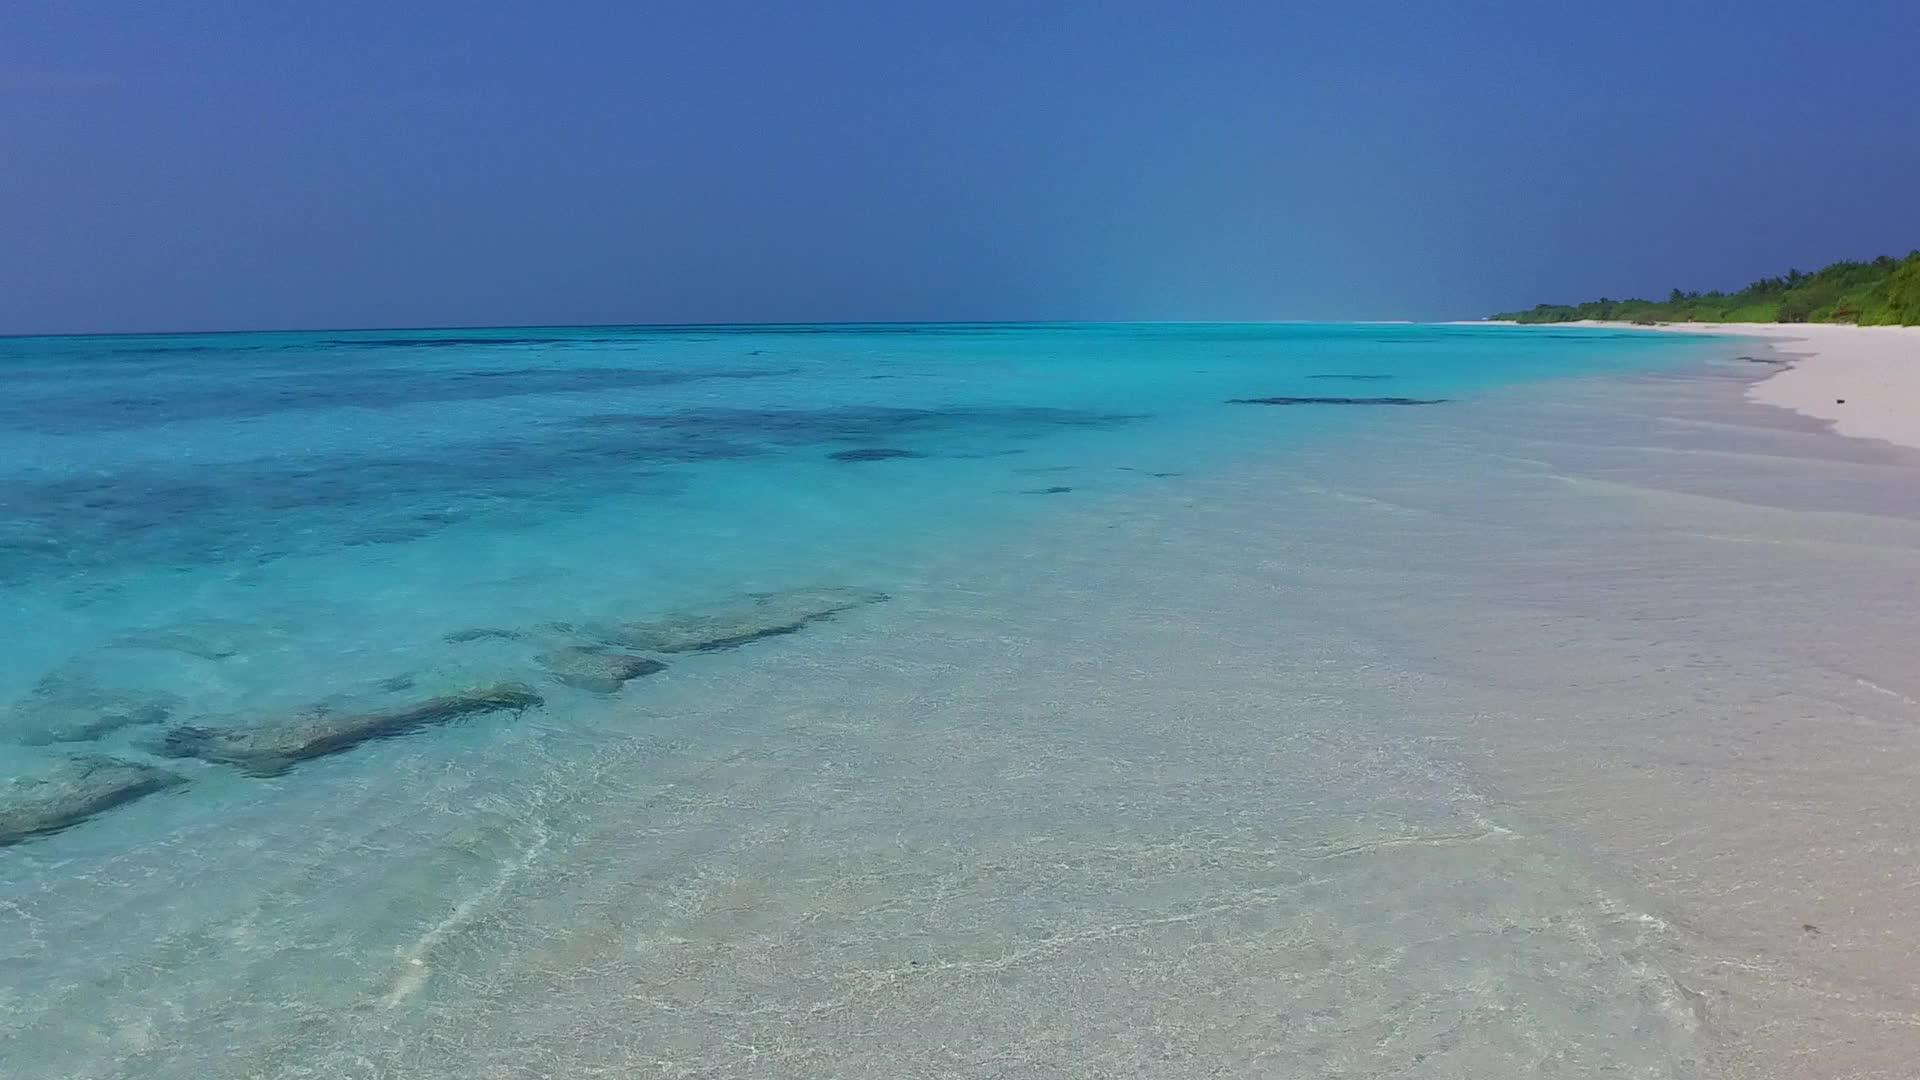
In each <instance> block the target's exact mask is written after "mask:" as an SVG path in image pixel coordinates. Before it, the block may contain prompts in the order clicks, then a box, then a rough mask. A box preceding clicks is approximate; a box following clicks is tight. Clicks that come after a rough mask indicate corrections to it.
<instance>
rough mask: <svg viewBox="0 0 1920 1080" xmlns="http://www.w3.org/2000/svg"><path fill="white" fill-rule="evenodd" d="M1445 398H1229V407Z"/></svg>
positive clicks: (1424, 402)
mask: <svg viewBox="0 0 1920 1080" xmlns="http://www.w3.org/2000/svg"><path fill="white" fill-rule="evenodd" d="M1446 400H1447V399H1446V398H1410V397H1254V398H1230V399H1228V401H1227V404H1229V405H1438V404H1440V403H1441V402H1444V401H1446Z"/></svg>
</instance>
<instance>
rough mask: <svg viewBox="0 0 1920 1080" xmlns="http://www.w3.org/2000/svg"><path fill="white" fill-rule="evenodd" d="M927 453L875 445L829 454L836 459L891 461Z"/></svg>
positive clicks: (917, 456)
mask: <svg viewBox="0 0 1920 1080" xmlns="http://www.w3.org/2000/svg"><path fill="white" fill-rule="evenodd" d="M926 456H927V455H925V454H923V453H921V452H919V451H918V450H900V449H896V448H894V447H891V446H875V447H871V448H867V449H861V450H839V451H835V452H834V453H831V454H828V455H827V457H829V458H831V459H833V460H834V461H891V460H893V459H895V458H923V457H926Z"/></svg>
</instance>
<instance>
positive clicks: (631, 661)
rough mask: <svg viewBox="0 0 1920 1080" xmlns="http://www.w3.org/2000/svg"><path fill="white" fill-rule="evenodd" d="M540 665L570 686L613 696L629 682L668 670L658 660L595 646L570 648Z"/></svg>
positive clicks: (552, 653) (544, 657)
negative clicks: (612, 694)
mask: <svg viewBox="0 0 1920 1080" xmlns="http://www.w3.org/2000/svg"><path fill="white" fill-rule="evenodd" d="M540 665H541V666H542V667H544V668H546V669H547V671H548V672H550V673H551V674H552V675H553V677H554V679H555V680H557V681H559V682H561V683H564V684H565V685H567V686H572V687H576V688H578V689H581V690H591V691H593V692H594V693H596V694H611V693H613V692H615V691H616V690H619V689H620V688H621V687H622V686H625V685H626V684H627V683H628V682H630V681H632V680H634V679H638V678H641V677H643V676H646V675H653V674H656V673H658V672H662V671H665V670H667V665H665V664H663V663H661V662H660V661H658V660H650V659H648V658H646V657H644V656H634V655H631V654H629V653H620V652H613V651H611V650H608V649H604V648H600V647H598V646H591V645H567V646H563V647H561V648H558V649H554V650H552V651H550V652H547V653H545V654H543V655H542V656H541V657H540Z"/></svg>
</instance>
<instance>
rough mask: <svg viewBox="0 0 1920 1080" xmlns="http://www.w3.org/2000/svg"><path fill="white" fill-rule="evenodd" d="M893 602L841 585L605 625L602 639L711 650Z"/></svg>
mask: <svg viewBox="0 0 1920 1080" xmlns="http://www.w3.org/2000/svg"><path fill="white" fill-rule="evenodd" d="M887 598H888V597H887V594H886V593H883V592H876V591H874V590H872V589H852V588H841V587H828V588H819V589H791V590H788V591H786V592H777V593H760V594H757V595H755V596H753V597H752V598H751V599H750V600H749V602H748V603H745V604H741V605H738V606H735V607H726V608H720V609H717V610H713V611H682V612H675V613H674V614H671V615H668V616H667V617H665V618H663V619H657V620H653V621H650V622H632V623H622V624H619V625H616V626H609V627H603V628H601V629H600V631H599V637H601V638H602V639H603V640H605V641H607V642H608V643H610V644H614V645H620V646H624V647H626V648H630V649H642V650H645V651H647V652H662V653H683V652H711V651H713V650H716V649H732V648H737V647H738V646H741V645H745V644H747V643H749V642H753V641H759V640H761V639H763V638H770V637H778V636H779V635H782V634H791V633H794V632H796V631H798V630H802V629H804V628H806V627H807V626H808V625H809V624H812V623H814V622H818V621H819V620H821V619H825V618H829V617H831V616H834V615H837V614H839V613H841V612H843V611H850V610H852V609H854V608H857V607H864V606H866V605H868V604H877V603H880V602H882V601H884V600H886V599H887Z"/></svg>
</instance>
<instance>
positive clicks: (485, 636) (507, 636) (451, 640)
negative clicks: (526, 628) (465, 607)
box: [440, 626, 526, 645]
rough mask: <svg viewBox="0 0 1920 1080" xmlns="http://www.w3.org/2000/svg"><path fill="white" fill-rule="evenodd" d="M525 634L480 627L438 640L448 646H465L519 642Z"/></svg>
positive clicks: (491, 627)
mask: <svg viewBox="0 0 1920 1080" xmlns="http://www.w3.org/2000/svg"><path fill="white" fill-rule="evenodd" d="M523 637H526V634H524V633H522V632H520V631H518V630H503V629H500V628H499V627H495V626H480V627H475V628H474V629H472V630H455V631H454V632H453V633H451V634H445V635H442V636H441V638H440V640H441V641H444V642H446V643H447V644H449V645H465V644H467V643H469V642H474V641H519V640H520V639H521V638H523Z"/></svg>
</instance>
